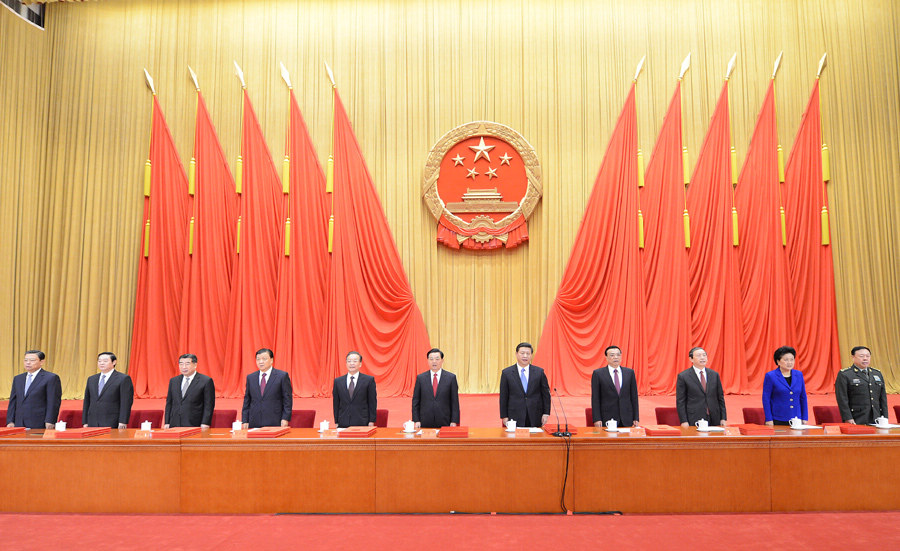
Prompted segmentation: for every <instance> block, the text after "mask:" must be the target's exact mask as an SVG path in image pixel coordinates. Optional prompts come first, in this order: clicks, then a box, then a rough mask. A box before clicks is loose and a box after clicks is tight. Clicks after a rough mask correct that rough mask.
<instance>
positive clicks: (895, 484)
mask: <svg viewBox="0 0 900 551" xmlns="http://www.w3.org/2000/svg"><path fill="white" fill-rule="evenodd" d="M771 456H772V459H771V461H772V509H773V510H774V511H888V510H898V509H900V470H898V469H897V463H898V460H900V439H898V438H897V437H896V436H894V437H888V436H882V435H852V436H833V437H832V436H801V437H796V438H775V439H773V440H772V442H771Z"/></svg>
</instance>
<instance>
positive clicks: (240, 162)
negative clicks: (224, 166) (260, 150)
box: [234, 61, 247, 254]
mask: <svg viewBox="0 0 900 551" xmlns="http://www.w3.org/2000/svg"><path fill="white" fill-rule="evenodd" d="M234 69H235V75H236V76H237V78H238V80H240V81H241V124H240V140H241V145H240V147H239V149H238V158H237V163H236V169H235V178H234V181H235V184H234V190H235V192H236V193H237V194H238V195H241V192H242V191H243V189H242V186H243V179H244V103H246V101H247V97H246V96H247V83H246V82H244V72H243V71H242V70H241V67H240V65H238V63H237V61H235V62H234ZM241 219H242V216H241V215H240V214H239V215H238V220H237V233H236V235H235V249H234V252H235V253H236V254H241V221H242V220H241Z"/></svg>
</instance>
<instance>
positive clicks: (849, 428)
mask: <svg viewBox="0 0 900 551" xmlns="http://www.w3.org/2000/svg"><path fill="white" fill-rule="evenodd" d="M822 426H823V427H841V433H842V434H876V433H877V432H878V430H876V429H875V427H870V426H869V425H854V424H853V423H822Z"/></svg>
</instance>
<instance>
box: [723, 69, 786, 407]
mask: <svg viewBox="0 0 900 551" xmlns="http://www.w3.org/2000/svg"><path fill="white" fill-rule="evenodd" d="M734 200H735V204H736V205H737V209H738V212H739V213H740V215H741V245H740V247H739V248H738V260H739V266H740V278H741V312H742V314H741V318H742V320H743V325H744V350H745V352H746V355H747V384H748V390H751V391H753V390H756V391H758V390H759V389H760V388H762V384H763V377H764V376H765V373H766V371H769V370H771V369H773V367H774V366H773V363H772V352H773V351H774V350H775V349H776V348H778V347H779V346H790V345H791V344H792V343H793V342H794V337H793V333H794V313H793V305H792V304H791V289H790V277H789V275H788V266H787V253H786V251H785V248H784V247H783V246H782V244H781V210H780V209H781V205H782V203H781V183H780V182H779V180H778V130H777V125H776V122H775V81H774V80H773V81H772V83H771V84H769V90H768V92H766V97H765V99H764V100H763V105H762V109H761V110H760V112H759V118H758V119H757V120H756V128H755V129H754V130H753V137H752V138H751V139H750V147H749V148H748V150H747V158H746V159H745V160H744V168H743V170H741V175H740V178H738V187H737V189H736V190H735V198H734Z"/></svg>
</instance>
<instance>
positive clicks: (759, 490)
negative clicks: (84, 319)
mask: <svg viewBox="0 0 900 551" xmlns="http://www.w3.org/2000/svg"><path fill="white" fill-rule="evenodd" d="M679 430H680V431H681V433H682V435H681V436H670V437H638V436H631V435H630V434H624V433H608V432H606V431H604V430H599V429H593V428H588V429H585V428H583V427H581V428H579V434H577V435H576V436H573V437H572V438H571V439H564V438H555V437H552V436H550V435H547V434H544V433H529V432H528V431H527V429H525V430H522V429H520V430H519V431H517V432H516V433H514V434H513V433H506V432H505V431H503V430H502V429H500V428H472V429H470V432H469V438H455V439H448V438H437V437H436V435H435V434H434V433H435V431H434V430H428V429H426V430H424V431H423V434H421V435H411V434H404V433H403V432H402V431H401V430H400V429H397V428H390V427H389V428H381V429H378V430H377V432H376V433H375V435H374V436H372V437H369V438H342V437H341V438H339V437H337V434H336V432H335V431H333V430H332V431H327V432H326V433H323V434H320V433H318V432H317V431H316V430H315V429H291V431H290V432H289V433H288V434H286V435H284V436H281V437H279V438H271V439H258V438H246V437H242V435H237V436H235V435H232V434H231V433H230V431H228V430H227V429H212V430H208V431H203V432H202V433H201V434H198V435H195V436H190V437H186V438H182V439H159V438H149V437H148V436H149V435H148V433H139V432H137V431H135V430H133V429H127V430H113V431H112V432H111V433H109V434H107V435H102V436H96V437H92V438H85V439H82V440H73V439H54V438H48V436H50V435H45V434H44V431H40V430H35V431H29V432H27V433H25V434H20V435H12V436H3V437H0V472H2V473H4V475H3V476H2V477H0V495H2V496H3V499H2V500H0V510H2V511H4V512H50V513H70V512H71V513H229V514H243V513H254V514H260V513H264V514H265V513H325V512H330V513H448V512H451V511H455V512H472V513H477V512H509V513H553V512H562V511H563V508H562V507H561V500H562V499H563V489H564V485H565V509H568V510H571V511H574V512H599V511H621V512H623V513H704V512H761V511H778V512H786V511H843V510H870V511H888V510H898V509H900V474H898V471H897V470H896V469H894V468H893V464H894V463H896V458H897V457H900V455H898V454H900V429H891V430H879V431H878V432H877V433H876V434H868V435H826V434H823V431H822V430H821V429H810V430H806V431H793V430H790V429H787V428H780V427H779V428H776V434H775V435H774V436H724V435H721V434H710V433H698V432H697V431H696V429H694V428H690V429H679ZM51 434H52V433H51ZM854 468H857V469H859V468H863V469H865V470H866V471H867V472H870V473H873V474H872V475H871V476H861V477H857V478H855V479H854V481H853V483H852V484H847V483H842V482H841V481H843V480H846V472H847V469H854ZM567 469H568V470H567Z"/></svg>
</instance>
